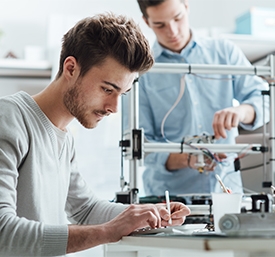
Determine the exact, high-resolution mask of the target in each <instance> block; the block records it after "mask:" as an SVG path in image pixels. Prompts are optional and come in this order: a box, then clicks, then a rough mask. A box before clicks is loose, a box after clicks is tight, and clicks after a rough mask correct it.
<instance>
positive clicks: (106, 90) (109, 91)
mask: <svg viewBox="0 0 275 257" xmlns="http://www.w3.org/2000/svg"><path fill="white" fill-rule="evenodd" d="M103 90H104V92H106V93H108V94H110V93H112V90H111V89H108V88H106V87H104V88H103Z"/></svg>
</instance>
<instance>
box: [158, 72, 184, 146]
mask: <svg viewBox="0 0 275 257" xmlns="http://www.w3.org/2000/svg"><path fill="white" fill-rule="evenodd" d="M184 79H185V76H182V77H181V79H180V92H179V96H178V98H177V100H176V101H175V103H174V104H173V106H172V107H171V108H170V110H169V111H168V112H167V113H166V114H165V116H164V118H163V120H162V122H161V128H160V129H161V135H162V137H163V138H164V139H165V141H166V142H169V143H173V142H171V141H169V140H168V139H167V138H166V137H165V134H164V124H165V121H166V119H167V117H168V116H169V115H170V113H171V112H172V111H173V110H174V109H175V107H176V106H177V105H178V103H179V101H180V99H181V98H182V96H183V94H184V91H185V81H184Z"/></svg>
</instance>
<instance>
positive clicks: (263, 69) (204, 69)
mask: <svg viewBox="0 0 275 257" xmlns="http://www.w3.org/2000/svg"><path fill="white" fill-rule="evenodd" d="M148 72H155V73H197V74H222V75H225V74H228V75H258V76H265V75H270V73H271V68H270V67H269V66H250V67H244V66H234V65H209V64H186V63H183V64H178V63H155V64H154V65H153V67H152V68H151V69H150V70H149V71H148Z"/></svg>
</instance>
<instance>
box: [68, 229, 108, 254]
mask: <svg viewBox="0 0 275 257" xmlns="http://www.w3.org/2000/svg"><path fill="white" fill-rule="evenodd" d="M108 242H110V241H109V235H108V231H107V230H106V226H104V225H69V238H68V245H67V253H74V252H78V251H82V250H86V249H89V248H91V247H95V246H97V245H100V244H105V243H108Z"/></svg>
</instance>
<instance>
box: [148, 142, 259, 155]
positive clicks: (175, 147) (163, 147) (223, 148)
mask: <svg viewBox="0 0 275 257" xmlns="http://www.w3.org/2000/svg"><path fill="white" fill-rule="evenodd" d="M192 146H193V147H196V148H207V149H208V150H209V151H211V152H215V153H239V152H242V151H244V150H245V149H248V150H246V153H247V154H259V153H261V151H260V147H261V144H235V145H229V144H192ZM193 147H191V146H189V145H186V144H183V145H182V144H180V143H144V152H146V153H148V152H169V153H181V152H184V153H201V150H196V149H194V148H193ZM251 147H255V149H258V150H257V151H252V150H251V149H249V148H251Z"/></svg>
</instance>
